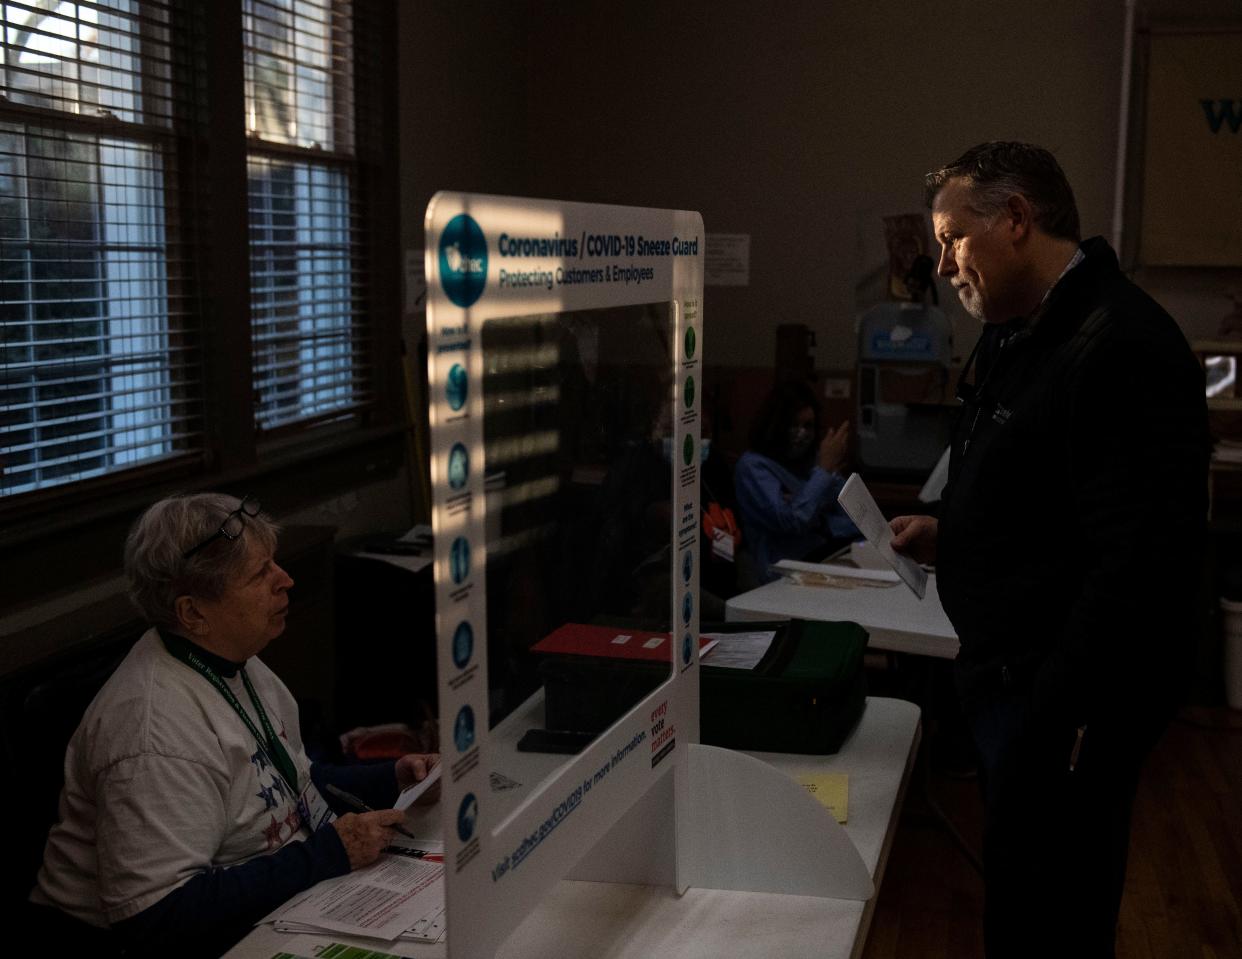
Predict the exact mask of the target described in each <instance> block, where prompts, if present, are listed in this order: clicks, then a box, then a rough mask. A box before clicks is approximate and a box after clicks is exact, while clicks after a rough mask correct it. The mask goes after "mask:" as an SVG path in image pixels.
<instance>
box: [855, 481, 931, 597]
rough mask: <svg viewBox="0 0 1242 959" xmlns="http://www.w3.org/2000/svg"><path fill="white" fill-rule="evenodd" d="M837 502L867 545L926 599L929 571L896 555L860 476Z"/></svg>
mask: <svg viewBox="0 0 1242 959" xmlns="http://www.w3.org/2000/svg"><path fill="white" fill-rule="evenodd" d="M837 502H838V503H840V504H841V508H842V509H843V510H845V513H846V515H847V516H849V518H850V519H852V520H853V521H854V525H855V526H857V527H858V530H859V532H860V533H862V534H863V536H865V537H867V542H868V543H870V544H871V545H872V546H874V547H875V551H876V552H877V553H879V554H880V556H881V557H883V559H884V560H885V562H887V563H888V564H889V565H890V566H892V567H893V569H894V570H896V571H897V575H898V576H900V577H901V581H902V582H903V583H905V584H906V585H907V586H909V587H910V589H911V590H913V591H914V595H915V596H917V597H918V598H919V599H922V598H923V595H924V594H925V593H926V592H927V571H926V570H924V569H923V567H922V566H920V565H919V564H918V563H916V562H915V561H914V560H912V559H911V558H910V557H909V556H902V555H901V554H900V553H898V552H896V551H894V549H893V531H892V529H891V528H890V527H889V525H888V520H886V519H885V518H884V514H883V513H881V512H880V507H879V506H877V505H876V502H875V499H874V498H873V497H872V495H871V491H870V490H868V489H867V486H866V484H865V483H863V481H862V477H861V476H859V475H858V474H857V473H853V474H851V475H850V478H849V479H848V480H846V481H845V486H844V487H843V488H842V490H841V492H840V494H839V495H838V496H837Z"/></svg>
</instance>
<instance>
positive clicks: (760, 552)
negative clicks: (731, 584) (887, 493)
mask: <svg viewBox="0 0 1242 959" xmlns="http://www.w3.org/2000/svg"><path fill="white" fill-rule="evenodd" d="M733 483H734V488H735V490H736V493H737V505H738V509H739V510H740V511H741V514H742V515H741V520H742V545H743V546H744V547H745V548H746V549H747V550H749V551H750V554H751V555H752V556H753V557H754V558H755V564H756V566H757V567H758V569H759V575H760V577H762V579H763V580H764V581H765V582H766V581H769V580H773V579H775V578H776V576H775V575H774V574H771V573H769V572H768V567H769V566H771V564H773V563H775V562H776V561H777V560H782V559H803V558H805V557H806V556H808V555H810V554H812V553H814V552H815V551H817V550H821V549H823V548H824V547H826V546H828V545H829V544H830V543H831V542H832V541H833V540H834V539H837V540H847V539H856V538H857V537H858V536H859V535H860V534H859V532H858V529H857V527H855V526H854V524H853V523H852V522H851V521H850V518H849V517H848V516H846V515H845V513H844V512H843V511H842V510H841V507H840V506H838V505H837V494H838V493H840V492H841V487H843V486H844V485H845V478H844V477H843V476H840V475H838V474H837V473H829V472H826V471H825V470H822V469H820V468H819V467H818V466H815V467H812V469H811V470H810V472H809V473H805V474H802V475H799V474H798V473H794V472H793V471H791V470H789V469H786V468H785V467H784V466H782V465H781V464H780V463H778V462H777V461H776V460H774V459H770V458H769V457H767V456H764V455H763V454H762V453H755V452H747V453H743V454H742V458H741V459H739V460H738V461H737V468H736V470H735V472H734V478H733Z"/></svg>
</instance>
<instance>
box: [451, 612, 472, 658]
mask: <svg viewBox="0 0 1242 959" xmlns="http://www.w3.org/2000/svg"><path fill="white" fill-rule="evenodd" d="M472 655H474V629H472V628H471V626H470V624H469V623H467V622H466V621H465V620H462V621H461V623H459V624H458V626H457V629H456V630H454V631H453V664H454V665H455V666H456V667H457V668H458V669H465V668H466V663H468V662H470V657H471V656H472Z"/></svg>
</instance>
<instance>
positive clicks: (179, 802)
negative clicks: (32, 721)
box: [31, 493, 438, 956]
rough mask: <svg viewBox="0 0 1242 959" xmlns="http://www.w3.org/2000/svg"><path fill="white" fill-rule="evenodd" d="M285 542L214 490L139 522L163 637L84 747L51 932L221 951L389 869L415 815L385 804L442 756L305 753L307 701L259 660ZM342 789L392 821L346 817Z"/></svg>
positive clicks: (283, 601)
mask: <svg viewBox="0 0 1242 959" xmlns="http://www.w3.org/2000/svg"><path fill="white" fill-rule="evenodd" d="M276 532H277V530H276V527H275V526H274V525H273V523H272V522H271V520H269V519H268V517H267V516H266V515H265V514H263V513H261V512H260V511H259V505H258V503H257V502H255V501H254V500H251V499H246V500H242V501H240V502H239V501H238V500H236V499H234V498H233V497H229V496H222V495H218V494H210V493H204V494H198V495H192V496H179V497H173V498H170V499H166V500H163V501H161V502H159V503H156V504H155V505H154V506H152V507H151V508H150V509H148V510H147V511H146V513H145V514H144V515H143V516H142V517H141V519H139V520H138V522H137V523H136V524H135V526H134V528H133V530H132V531H131V533H130V535H129V539H128V541H127V542H126V544H125V569H126V574H127V576H128V578H129V582H130V589H131V596H132V598H133V600H134V602H135V603H136V604H137V606H138V607H139V609H140V610H141V611H142V612H143V614H144V615H145V616H146V618H147V621H148V622H149V624H150V626H151V628H150V629H149V630H147V632H146V633H145V634H144V635H143V637H142V638H141V639H140V640H138V642H137V644H136V645H135V646H134V648H133V650H132V651H131V652H130V653H129V655H128V656H127V657H126V658H125V660H124V661H123V662H122V663H121V665H120V666H119V667H118V668H117V670H116V672H115V673H114V674H113V675H112V677H111V679H109V681H108V682H107V684H106V685H105V686H104V687H103V689H101V690H100V692H99V695H98V696H96V697H95V700H94V702H92V703H91V705H90V707H89V708H88V709H87V711H86V715H85V716H84V717H83V719H82V722H81V724H80V725H79V726H78V729H77V732H76V733H74V736H73V739H72V740H71V741H70V743H69V749H68V752H67V755H66V757H65V786H64V790H63V792H62V793H61V797H60V821H59V822H58V823H57V824H56V825H55V826H53V827H52V830H51V833H50V834H49V836H48V840H47V847H46V850H45V853H44V859H43V867H42V869H41V870H40V872H39V877H38V884H37V885H36V887H35V889H34V892H33V893H32V895H31V900H32V902H33V903H35V904H36V906H35V908H36V909H37V910H38V911H41V913H42V915H43V918H44V919H45V920H48V921H49V922H48V926H49V927H51V926H55V927H59V929H61V930H67V931H72V930H76V931H77V932H78V933H88V934H89V933H90V931H91V928H90V927H93V928H94V929H99V930H103V929H106V928H108V927H111V930H112V932H111V933H110V934H105V933H102V932H101V933H100V934H99V936H98V937H97V940H98V942H99V944H100V945H104V946H105V948H107V946H116V947H120V946H124V948H125V950H126V952H127V954H135V953H137V954H161V955H177V956H186V955H218V954H219V953H220V952H222V951H224V950H225V949H227V948H228V947H229V946H230V945H231V944H232V943H233V942H235V941H236V940H237V939H239V938H240V937H241V936H243V935H245V933H246V932H247V930H248V929H249V928H250V927H251V926H252V925H253V924H254V923H255V922H256V921H257V920H259V919H261V918H262V917H263V916H264V915H265V914H267V913H268V912H270V911H271V910H272V909H274V908H275V907H276V906H278V905H280V904H281V903H283V902H284V901H285V900H287V899H288V898H289V897H290V896H292V895H293V894H294V893H297V892H299V891H301V890H303V889H306V888H308V887H309V886H311V885H313V884H314V883H316V882H318V881H319V880H321V879H326V878H329V877H331V876H338V875H342V874H344V873H347V872H349V871H350V870H351V869H357V868H359V867H360V866H365V865H367V864H369V863H371V862H373V861H375V860H376V859H377V858H378V857H379V854H380V852H381V851H382V850H383V849H384V847H385V846H386V845H387V844H388V842H389V840H390V839H391V836H392V833H393V826H394V825H396V824H397V823H399V822H400V820H401V819H402V816H403V814H402V813H400V812H397V811H395V810H392V809H390V808H387V807H391V805H392V803H393V801H394V799H395V798H396V796H397V792H398V790H399V789H400V788H402V787H404V786H407V785H410V784H412V783H413V782H415V781H417V780H418V779H421V778H423V777H424V776H426V775H427V771H428V769H429V768H430V766H431V765H432V764H433V763H434V762H435V761H436V760H437V758H438V757H436V756H435V755H425V756H424V755H407V756H404V757H402V758H401V759H399V760H397V761H396V762H395V763H391V762H390V763H385V764H380V765H375V766H363V767H326V766H321V765H319V764H314V763H311V762H310V761H309V760H308V759H307V756H306V752H305V750H304V749H303V746H302V741H301V737H300V736H299V733H298V710H297V706H296V705H295V703H294V700H293V697H292V696H291V695H290V693H289V690H288V689H287V688H286V687H285V685H284V683H282V682H281V681H280V680H279V679H278V678H277V677H276V676H275V674H273V673H272V672H271V671H270V670H269V669H268V668H267V667H266V666H264V665H263V663H262V662H260V661H259V659H258V658H257V656H258V653H260V652H261V651H262V650H263V649H264V647H266V646H267V644H268V643H270V642H271V641H272V640H273V639H275V638H276V637H277V636H279V635H280V634H281V633H282V632H283V631H284V628H285V614H286V612H287V611H288V608H289V589H290V588H291V587H292V586H293V580H291V579H290V578H289V575H288V574H287V573H286V572H285V571H284V570H283V569H281V568H280V567H279V566H278V565H277V564H276V561H275V559H274V553H275V548H276ZM329 783H331V784H335V785H337V786H339V787H340V788H343V789H345V790H347V791H349V792H351V793H354V794H355V795H357V796H360V797H362V798H363V800H364V801H366V802H368V803H369V804H370V805H372V806H374V807H377V808H380V809H382V810H383V811H379V812H366V813H361V814H358V813H346V814H344V815H341V816H340V817H339V818H337V817H336V816H335V815H334V812H333V810H332V809H331V808H330V807H329V805H328V803H327V802H325V800H324V798H323V795H322V794H321V790H323V789H325V787H326V786H327V785H328V784H329ZM69 938H76V939H77V940H78V941H82V940H88V939H89V936H88V935H86V936H76V937H75V936H74V935H73V934H72V932H70V935H69ZM108 940H110V941H108Z"/></svg>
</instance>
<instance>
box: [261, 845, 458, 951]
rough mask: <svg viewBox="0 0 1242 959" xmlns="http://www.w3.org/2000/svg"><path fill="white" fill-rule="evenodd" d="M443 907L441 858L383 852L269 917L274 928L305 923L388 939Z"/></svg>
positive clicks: (317, 887)
mask: <svg viewBox="0 0 1242 959" xmlns="http://www.w3.org/2000/svg"><path fill="white" fill-rule="evenodd" d="M443 908H444V864H443V862H438V861H431V860H425V859H421V858H417V857H413V856H406V855H393V854H385V855H384V856H382V857H381V858H380V860H379V861H378V862H376V863H375V864H374V865H372V866H368V867H367V868H365V869H359V870H357V871H356V872H351V873H349V874H348V875H345V876H339V877H338V878H336V879H327V880H324V881H323V882H321V883H319V884H318V885H317V886H315V887H314V888H313V889H312V890H311V892H310V895H308V896H306V897H304V898H302V899H300V900H298V901H297V902H296V903H295V904H293V905H292V906H290V908H288V909H285V910H283V911H282V912H281V913H280V914H278V915H276V916H275V917H274V918H275V921H276V928H277V929H279V928H281V926H282V924H299V925H301V924H304V925H307V926H313V927H315V928H317V929H328V930H331V931H334V932H346V933H352V934H354V935H359V936H374V937H376V938H379V939H387V940H389V941H392V940H394V939H396V938H397V937H398V936H399V935H401V933H403V932H405V931H406V930H407V929H409V928H410V927H411V926H412V925H414V924H415V923H416V922H418V921H419V920H420V919H422V918H424V917H425V916H427V915H428V914H429V913H432V912H435V911H436V910H437V909H443Z"/></svg>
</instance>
